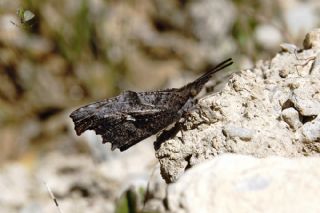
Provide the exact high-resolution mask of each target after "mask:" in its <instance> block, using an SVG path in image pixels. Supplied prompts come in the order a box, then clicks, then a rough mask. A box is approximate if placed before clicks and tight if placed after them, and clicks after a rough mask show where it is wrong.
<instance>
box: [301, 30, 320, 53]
mask: <svg viewBox="0 0 320 213" xmlns="http://www.w3.org/2000/svg"><path fill="white" fill-rule="evenodd" d="M303 47H304V49H311V48H320V29H315V30H313V31H311V32H309V33H308V34H307V35H306V37H305V39H304V40H303Z"/></svg>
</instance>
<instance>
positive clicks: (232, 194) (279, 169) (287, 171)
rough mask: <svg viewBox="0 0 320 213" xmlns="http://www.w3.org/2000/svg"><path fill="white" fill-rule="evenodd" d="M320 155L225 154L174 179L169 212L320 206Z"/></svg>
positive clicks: (315, 208)
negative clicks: (176, 180)
mask: <svg viewBox="0 0 320 213" xmlns="http://www.w3.org/2000/svg"><path fill="white" fill-rule="evenodd" d="M319 166H320V158H316V157H313V158H293V159H287V158H282V157H267V158H264V159H257V158H254V157H250V156H242V155H230V154H229V155H221V156H218V157H217V158H215V159H212V160H208V161H206V162H203V163H201V164H200V165H198V166H196V167H194V168H192V169H190V170H188V171H187V172H186V173H185V174H184V175H183V176H182V177H181V178H180V179H179V181H178V182H176V183H173V184H169V186H168V190H167V196H166V199H165V200H166V201H167V204H166V206H167V209H166V211H164V212H179V213H182V212H203V213H206V212H221V213H223V212H304V211H306V209H308V211H309V212H319V211H320V206H319V202H320V198H319V196H315V195H317V194H318V191H319V190H320V182H319V178H320V170H319V169H318V168H319Z"/></svg>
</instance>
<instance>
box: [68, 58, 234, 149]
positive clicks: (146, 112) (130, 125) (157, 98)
mask: <svg viewBox="0 0 320 213" xmlns="http://www.w3.org/2000/svg"><path fill="white" fill-rule="evenodd" d="M232 63H233V62H232V59H231V58H229V59H227V60H225V61H223V62H221V63H220V64H218V65H217V66H216V67H214V68H213V69H212V70H211V71H209V72H207V73H205V74H204V75H202V76H201V77H199V78H198V79H196V80H195V81H193V82H191V83H189V84H187V85H185V86H183V87H181V88H172V89H164V90H159V91H151V92H133V91H125V92H123V93H121V94H120V95H118V96H116V97H113V98H109V99H105V100H102V101H98V102H95V103H92V104H89V105H86V106H83V107H81V108H79V109H77V110H75V111H74V112H72V113H71V115H70V117H71V118H72V120H73V122H74V124H75V130H76V133H77V135H80V134H81V133H83V132H84V131H86V130H94V131H95V132H96V134H98V135H101V136H102V139H103V143H106V142H110V143H111V144H112V148H111V149H112V150H114V149H116V148H119V149H120V151H124V150H127V149H128V148H130V147H131V146H133V145H135V144H136V143H138V142H140V141H141V140H143V139H145V138H147V137H149V136H151V135H154V134H156V133H157V132H159V131H160V130H162V129H164V128H166V127H167V126H169V125H170V124H172V123H175V122H177V121H179V120H180V118H181V117H182V116H183V114H184V113H185V112H187V111H188V110H189V109H190V107H192V106H193V105H194V103H195V102H194V100H195V96H196V95H197V94H198V93H199V92H200V91H201V89H202V88H203V86H204V85H205V84H206V83H207V82H208V81H209V79H210V78H211V76H212V75H213V74H214V73H216V72H218V71H219V70H222V69H224V68H225V67H227V66H230V65H231V64H232Z"/></svg>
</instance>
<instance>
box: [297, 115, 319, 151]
mask: <svg viewBox="0 0 320 213" xmlns="http://www.w3.org/2000/svg"><path fill="white" fill-rule="evenodd" d="M301 133H302V140H303V142H308V143H312V142H318V143H320V115H318V116H317V118H316V119H314V120H312V121H310V122H307V123H305V124H304V125H303V127H302V132H301ZM319 151H320V150H319Z"/></svg>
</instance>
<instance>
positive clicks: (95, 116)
mask: <svg viewBox="0 0 320 213" xmlns="http://www.w3.org/2000/svg"><path fill="white" fill-rule="evenodd" d="M159 92H160V93H161V91H159ZM164 92H166V91H164ZM170 94H171V93H170ZM167 98H169V99H170V97H167ZM156 103H158V101H157V100H156V99H155V97H154V94H153V93H150V92H149V93H136V92H132V91H126V92H124V93H122V94H121V95H119V96H117V97H114V98H111V99H106V100H103V101H100V102H96V103H93V104H89V105H87V106H84V107H81V108H79V109H77V110H75V111H74V112H72V113H71V115H70V117H71V118H72V120H73V122H74V124H75V130H76V132H77V134H78V135H80V134H81V133H82V132H84V131H86V130H94V131H95V132H96V134H98V135H101V136H102V139H103V143H106V142H110V143H111V144H112V149H116V148H119V149H120V150H121V151H124V150H126V149H128V148H129V147H131V146H133V145H134V144H136V143H138V142H139V141H141V140H143V139H145V138H147V137H149V136H151V135H153V134H155V133H157V132H159V131H160V130H162V129H163V128H165V127H166V126H168V125H169V124H171V123H173V122H176V121H177V120H179V118H180V116H181V115H180V114H179V113H177V112H178V110H179V109H180V105H177V106H176V107H168V106H166V105H163V104H156Z"/></svg>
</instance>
